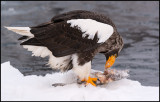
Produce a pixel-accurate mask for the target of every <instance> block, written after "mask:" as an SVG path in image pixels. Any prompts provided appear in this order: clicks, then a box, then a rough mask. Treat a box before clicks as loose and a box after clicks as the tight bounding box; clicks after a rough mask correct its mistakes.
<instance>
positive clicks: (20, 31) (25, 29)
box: [4, 26, 34, 37]
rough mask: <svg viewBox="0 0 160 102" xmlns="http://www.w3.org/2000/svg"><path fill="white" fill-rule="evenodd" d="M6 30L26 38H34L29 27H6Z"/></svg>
mask: <svg viewBox="0 0 160 102" xmlns="http://www.w3.org/2000/svg"><path fill="white" fill-rule="evenodd" d="M4 27H5V28H7V29H8V30H11V31H13V32H16V33H17V34H20V35H23V36H28V37H34V35H33V34H32V33H31V32H30V30H31V29H30V27H6V26H4Z"/></svg>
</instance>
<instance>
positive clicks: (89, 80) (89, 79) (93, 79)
mask: <svg viewBox="0 0 160 102" xmlns="http://www.w3.org/2000/svg"><path fill="white" fill-rule="evenodd" d="M96 81H97V78H91V77H90V76H89V77H88V80H87V81H86V85H88V84H92V85H93V86H96V84H95V83H94V82H96Z"/></svg>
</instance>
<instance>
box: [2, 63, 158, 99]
mask: <svg viewBox="0 0 160 102" xmlns="http://www.w3.org/2000/svg"><path fill="white" fill-rule="evenodd" d="M54 83H68V84H67V85H65V86H57V87H53V86H52V84H54ZM1 89H2V90H1V100H2V101H75V100H79V101H91V100H94V101H137V100H139V101H142V100H143V101H158V100H159V87H151V86H142V85H141V84H140V83H139V82H138V81H132V80H129V79H122V80H119V81H114V82H111V83H109V84H108V85H105V86H97V87H94V86H92V85H88V86H87V87H85V86H84V85H78V84H77V83H76V76H75V74H74V73H73V72H72V71H69V72H66V73H53V74H47V75H46V76H44V77H43V76H36V75H30V76H24V75H23V74H21V73H20V72H19V70H18V69H16V68H14V67H12V66H11V65H10V62H5V63H3V64H1Z"/></svg>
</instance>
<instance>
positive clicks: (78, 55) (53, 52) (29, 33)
mask: <svg viewBox="0 0 160 102" xmlns="http://www.w3.org/2000/svg"><path fill="white" fill-rule="evenodd" d="M6 28H7V29H8V30H11V31H14V32H16V33H18V34H20V35H23V36H22V37H20V38H19V39H18V40H22V41H23V42H22V43H21V44H20V45H23V47H24V48H27V49H28V51H32V53H33V55H34V56H40V57H46V56H49V62H48V64H49V65H50V67H51V68H53V69H60V70H61V71H68V70H70V69H72V70H73V71H74V72H75V74H76V75H77V76H78V79H79V80H81V81H85V82H86V84H88V83H91V84H92V85H94V86H96V85H95V83H93V81H96V80H97V79H96V78H91V77H90V71H91V61H92V59H93V57H94V56H95V55H96V54H97V53H103V54H104V55H105V57H106V64H105V68H109V67H111V66H112V65H113V64H114V62H115V59H116V58H117V57H118V54H119V52H120V51H121V49H122V47H123V40H122V37H121V36H120V35H119V33H118V32H117V29H116V26H115V25H114V24H113V22H112V21H111V19H110V18H108V17H106V16H104V15H102V14H98V13H95V12H90V11H84V10H76V11H70V12H67V13H63V14H60V15H57V16H54V17H53V18H52V19H51V21H49V22H46V23H43V24H40V25H38V26H34V27H6Z"/></svg>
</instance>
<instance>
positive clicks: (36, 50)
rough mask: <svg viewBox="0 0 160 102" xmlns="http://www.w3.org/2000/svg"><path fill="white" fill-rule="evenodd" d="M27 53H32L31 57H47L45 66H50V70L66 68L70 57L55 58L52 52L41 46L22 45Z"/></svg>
mask: <svg viewBox="0 0 160 102" xmlns="http://www.w3.org/2000/svg"><path fill="white" fill-rule="evenodd" d="M23 47H24V48H26V49H28V51H32V53H33V54H32V56H39V57H43V58H44V57H47V56H49V61H48V64H47V65H50V67H51V68H52V69H63V68H65V67H67V65H68V63H69V62H70V58H71V55H68V56H64V57H55V56H53V54H52V52H51V51H50V50H49V49H48V48H47V47H43V46H33V45H23Z"/></svg>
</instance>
